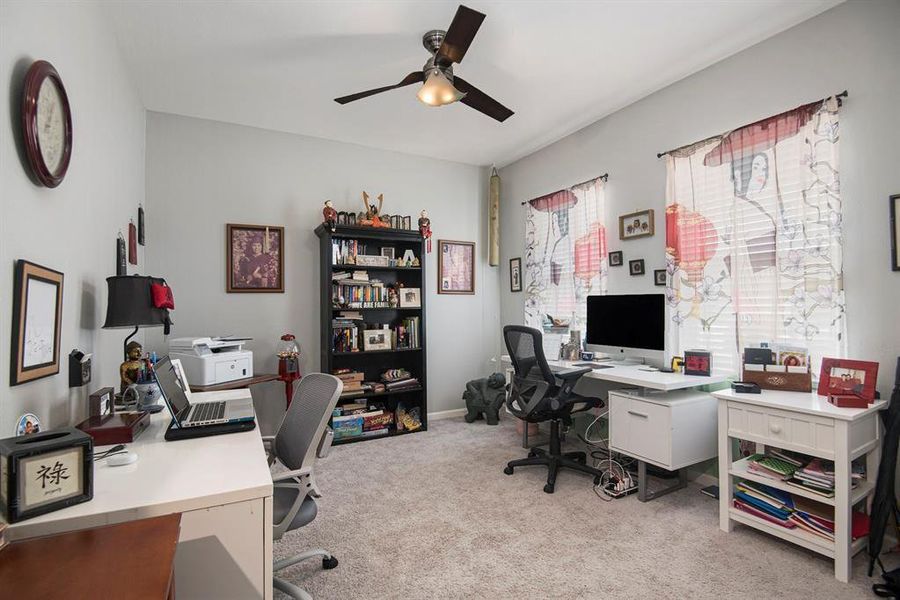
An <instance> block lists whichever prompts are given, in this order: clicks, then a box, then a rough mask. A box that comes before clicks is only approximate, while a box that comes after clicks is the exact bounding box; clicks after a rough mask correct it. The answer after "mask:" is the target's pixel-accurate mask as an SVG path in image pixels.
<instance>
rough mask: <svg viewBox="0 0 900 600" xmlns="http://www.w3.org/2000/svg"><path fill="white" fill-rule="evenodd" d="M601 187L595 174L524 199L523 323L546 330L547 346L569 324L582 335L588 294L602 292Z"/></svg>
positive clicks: (604, 255) (555, 344) (604, 253)
mask: <svg viewBox="0 0 900 600" xmlns="http://www.w3.org/2000/svg"><path fill="white" fill-rule="evenodd" d="M604 187H605V181H604V180H603V179H602V178H597V179H593V180H591V181H588V182H586V183H582V184H579V185H576V186H574V187H571V188H568V189H565V190H560V191H558V192H555V193H553V194H548V195H546V196H541V197H540V198H535V199H534V200H532V201H530V202H529V203H528V208H527V214H526V217H525V283H526V286H525V294H526V298H525V323H526V324H527V325H530V326H532V327H536V328H538V329H542V330H543V331H544V332H545V341H546V342H547V348H558V347H559V341H560V339H561V338H562V337H566V338H567V337H568V332H569V330H570V329H571V330H572V331H580V332H581V333H582V335H583V334H584V331H585V313H586V303H587V297H588V295H591V294H604V293H606V275H607V250H606V228H605V227H604V225H603V214H604V210H603V209H604ZM552 356H555V353H554V355H552Z"/></svg>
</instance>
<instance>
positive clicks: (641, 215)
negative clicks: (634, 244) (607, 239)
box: [619, 208, 654, 240]
mask: <svg viewBox="0 0 900 600" xmlns="http://www.w3.org/2000/svg"><path fill="white" fill-rule="evenodd" d="M653 233H654V230H653V209H652V208H650V209H647V210H640V211H638V212H633V213H629V214H627V215H622V216H621V217H619V239H620V240H634V239H637V238H642V237H650V236H651V235H653Z"/></svg>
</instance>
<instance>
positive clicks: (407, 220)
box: [402, 215, 412, 229]
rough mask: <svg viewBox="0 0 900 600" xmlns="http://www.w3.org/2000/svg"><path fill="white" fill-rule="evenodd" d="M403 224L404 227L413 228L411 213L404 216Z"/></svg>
mask: <svg viewBox="0 0 900 600" xmlns="http://www.w3.org/2000/svg"><path fill="white" fill-rule="evenodd" d="M402 226H403V229H412V217H410V216H409V215H407V216H405V217H403V221H402Z"/></svg>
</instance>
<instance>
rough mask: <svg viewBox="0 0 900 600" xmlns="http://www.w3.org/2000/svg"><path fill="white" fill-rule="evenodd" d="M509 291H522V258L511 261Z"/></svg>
mask: <svg viewBox="0 0 900 600" xmlns="http://www.w3.org/2000/svg"><path fill="white" fill-rule="evenodd" d="M509 291H511V292H521V291H522V258H521V257H519V258H511V259H509Z"/></svg>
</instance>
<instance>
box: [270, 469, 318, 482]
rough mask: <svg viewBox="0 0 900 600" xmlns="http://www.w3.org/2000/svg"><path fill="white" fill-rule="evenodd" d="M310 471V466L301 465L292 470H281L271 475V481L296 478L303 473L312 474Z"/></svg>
mask: <svg viewBox="0 0 900 600" xmlns="http://www.w3.org/2000/svg"><path fill="white" fill-rule="evenodd" d="M312 472H313V470H312V467H303V468H302V469H295V470H293V471H282V472H281V473H275V474H273V475H272V482H273V483H278V482H281V481H285V480H288V479H298V478H300V477H303V476H304V475H312Z"/></svg>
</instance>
